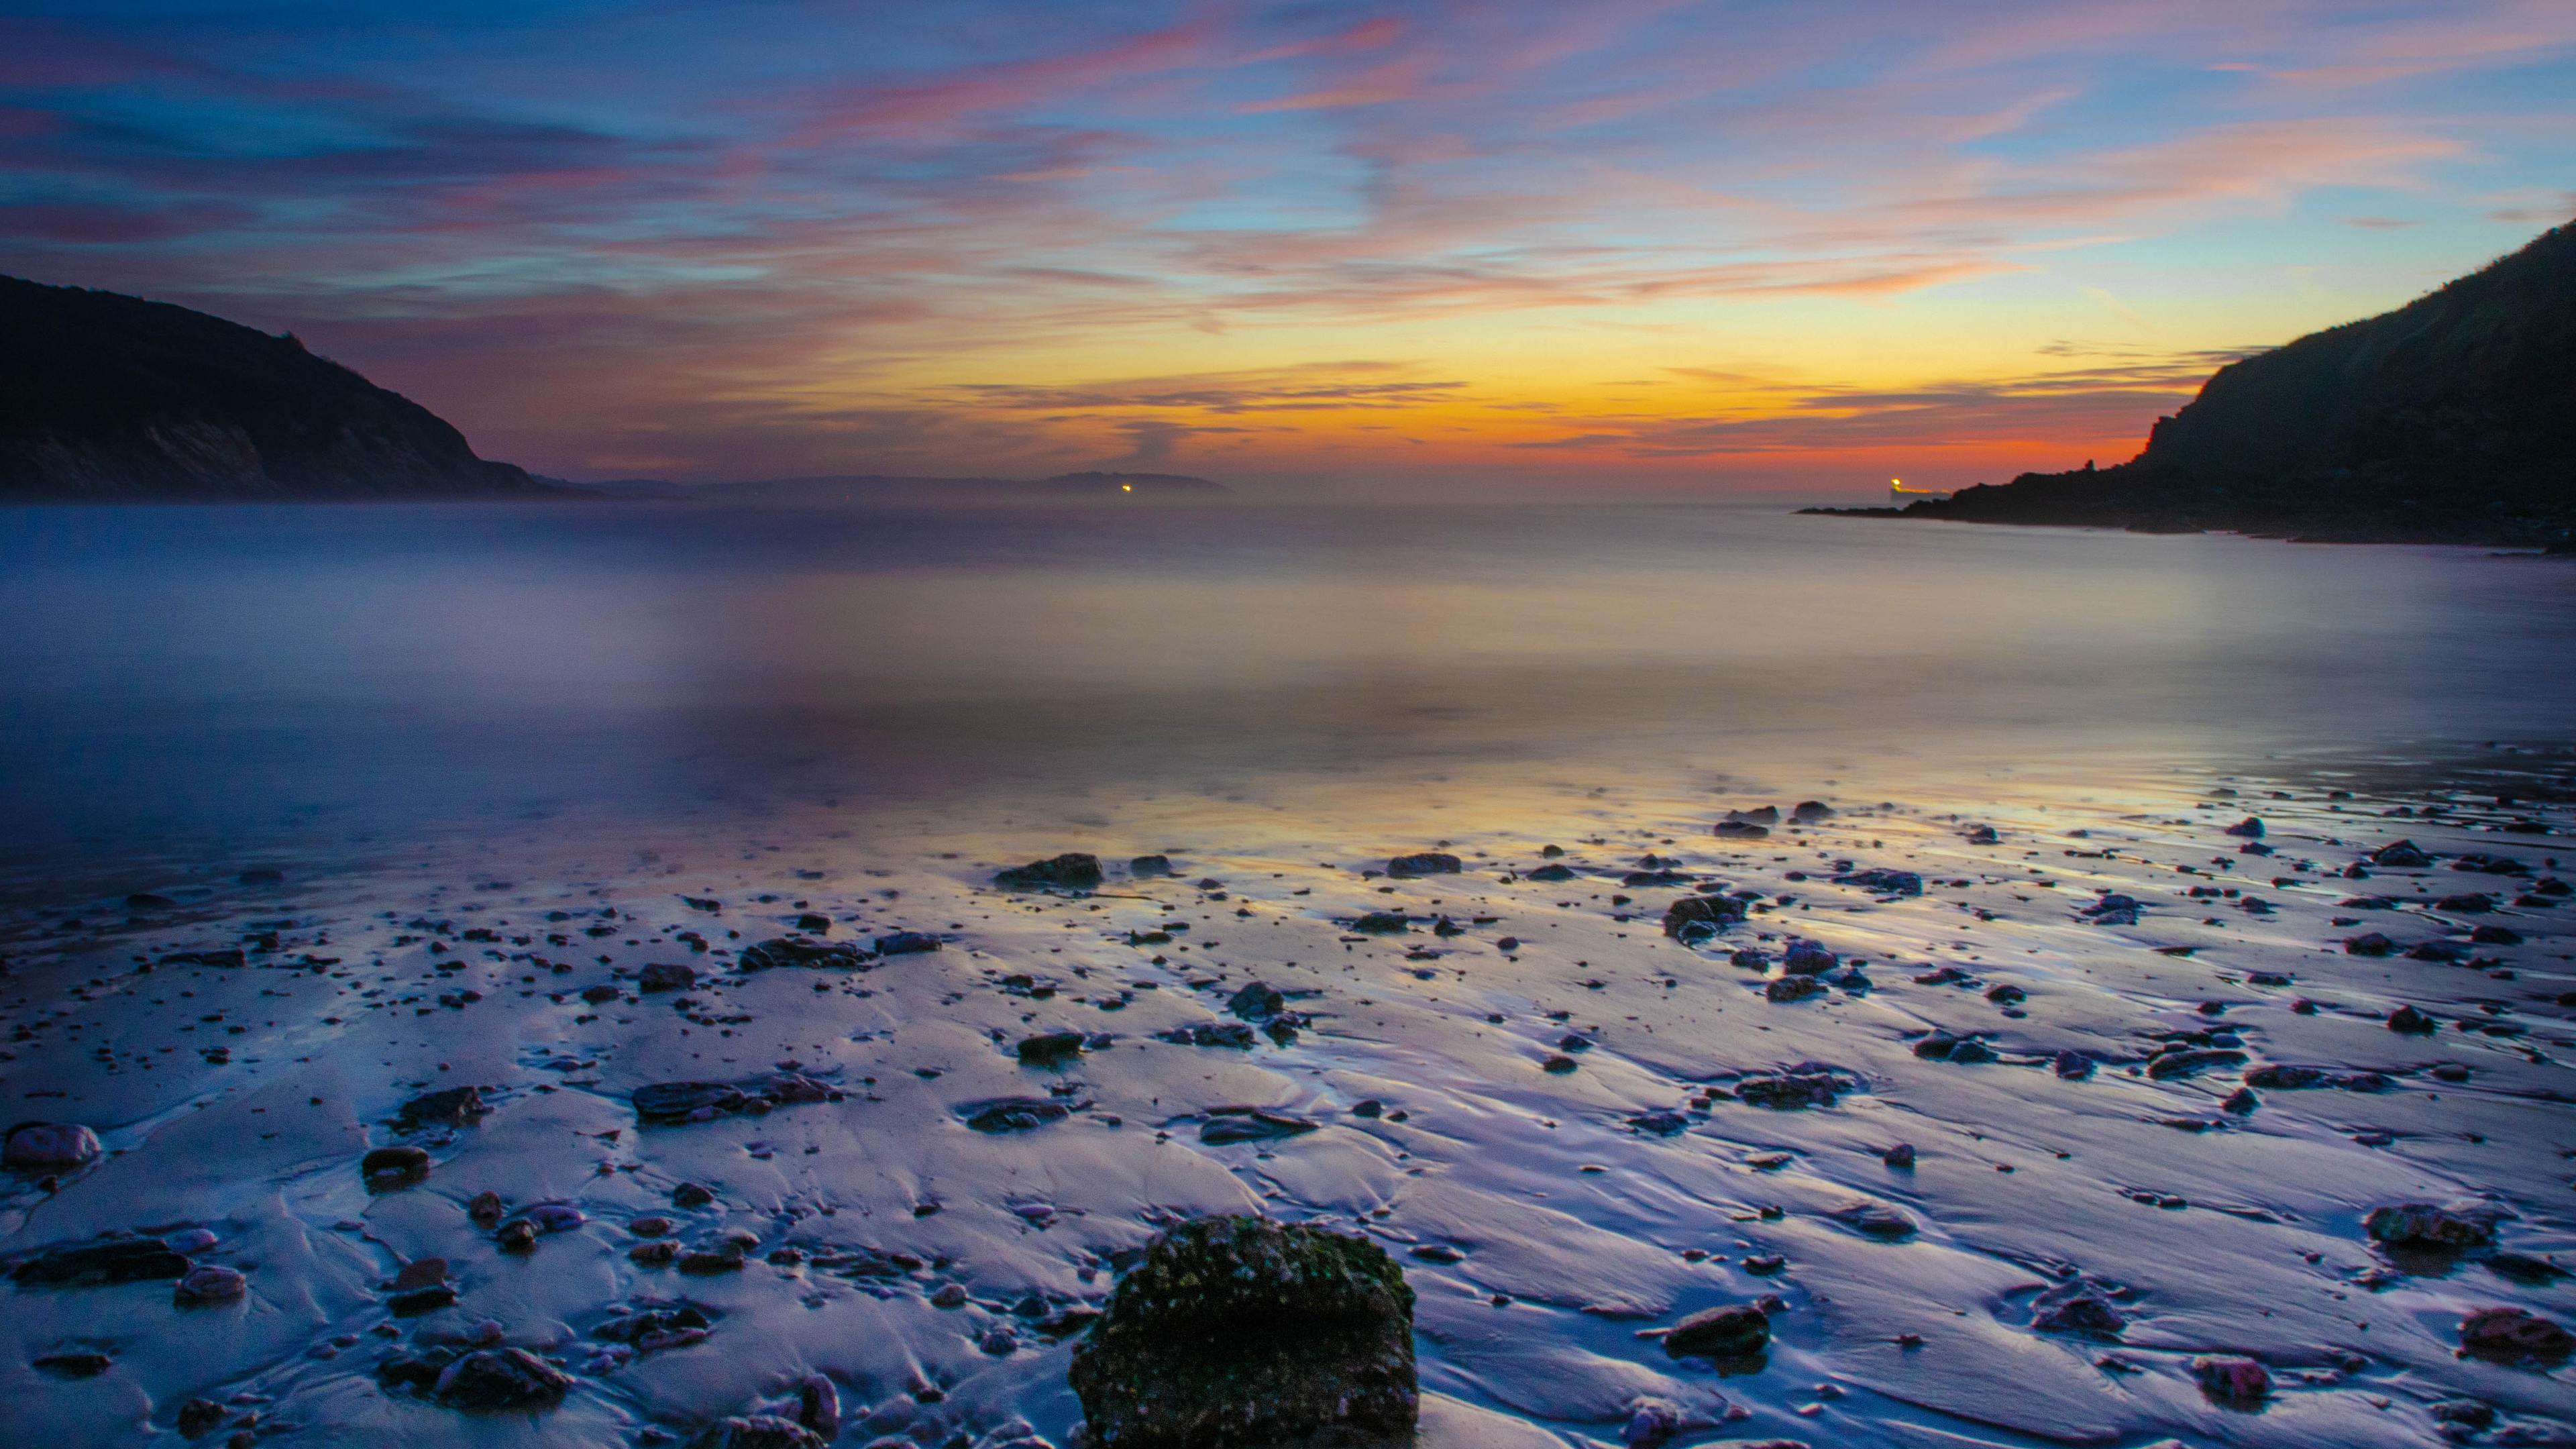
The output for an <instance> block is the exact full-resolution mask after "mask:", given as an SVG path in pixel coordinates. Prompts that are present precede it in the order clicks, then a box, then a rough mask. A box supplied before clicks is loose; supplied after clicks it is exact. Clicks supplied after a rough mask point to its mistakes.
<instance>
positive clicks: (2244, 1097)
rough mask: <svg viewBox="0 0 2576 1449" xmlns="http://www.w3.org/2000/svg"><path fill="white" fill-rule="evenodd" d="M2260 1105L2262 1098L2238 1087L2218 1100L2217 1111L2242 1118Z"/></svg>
mask: <svg viewBox="0 0 2576 1449" xmlns="http://www.w3.org/2000/svg"><path fill="white" fill-rule="evenodd" d="M2262 1105H2263V1099H2262V1098H2260V1097H2257V1096H2255V1095H2254V1094H2253V1093H2252V1092H2251V1091H2248V1090H2247V1089H2245V1088H2243V1087H2239V1088H2237V1089H2236V1090H2235V1091H2233V1092H2230V1093H2228V1094H2227V1095H2226V1096H2224V1097H2222V1098H2220V1099H2219V1102H2218V1110H2220V1111H2222V1112H2233V1113H2235V1114H2236V1115H2237V1116H2239V1117H2242V1116H2244V1115H2245V1114H2246V1113H2248V1112H2251V1111H2253V1110H2254V1109H2255V1108H2257V1107H2260V1106H2262Z"/></svg>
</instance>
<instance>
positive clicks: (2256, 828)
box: [2224, 815, 2263, 840]
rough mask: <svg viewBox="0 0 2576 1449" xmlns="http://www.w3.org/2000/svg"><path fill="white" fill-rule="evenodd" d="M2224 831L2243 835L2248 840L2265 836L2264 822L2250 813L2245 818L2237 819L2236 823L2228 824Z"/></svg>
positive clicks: (2229, 833)
mask: <svg viewBox="0 0 2576 1449" xmlns="http://www.w3.org/2000/svg"><path fill="white" fill-rule="evenodd" d="M2224 833H2226V834H2228V835H2237V836H2243V837H2244V838H2246V839H2248V840H2260V839H2262V838H2263V822H2262V821H2261V820H2260V819H2259V818H2257V817H2255V816H2252V815H2248V816H2246V817H2245V818H2244V819H2242V820H2239V821H2237V822H2236V823H2235V824H2233V825H2230V826H2228V827H2227V829H2226V831H2225V832H2224Z"/></svg>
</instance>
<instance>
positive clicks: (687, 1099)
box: [632, 1082, 751, 1122]
mask: <svg viewBox="0 0 2576 1449" xmlns="http://www.w3.org/2000/svg"><path fill="white" fill-rule="evenodd" d="M632 1101H633V1103H634V1106H635V1115H636V1116H637V1117H638V1118H640V1119H642V1120H643V1121H646V1122H708V1121H713V1120H714V1119H715V1118H717V1117H721V1116H723V1115H725V1114H726V1113H728V1112H739V1111H741V1110H742V1109H743V1108H745V1107H747V1106H749V1105H751V1099H750V1098H748V1097H746V1096H744V1095H743V1093H742V1089H741V1088H739V1087H735V1086H733V1085H731V1084H729V1083H725V1082H655V1083H654V1084H652V1085H651V1086H649V1087H638V1088H636V1089H635V1095H634V1097H633V1098H632Z"/></svg>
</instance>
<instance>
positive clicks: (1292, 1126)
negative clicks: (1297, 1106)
mask: <svg viewBox="0 0 2576 1449" xmlns="http://www.w3.org/2000/svg"><path fill="white" fill-rule="evenodd" d="M1322 1125H1323V1124H1322V1123H1320V1122H1309V1121H1307V1120H1306V1119H1305V1118H1303V1117H1291V1116H1287V1115H1285V1114H1284V1113H1279V1112H1264V1111H1261V1110H1260V1109H1258V1108H1254V1107H1215V1108H1211V1109H1209V1111H1208V1120H1207V1122H1206V1124H1205V1125H1204V1126H1202V1127H1200V1128H1199V1140H1200V1141H1201V1142H1205V1143H1208V1144H1210V1145H1212V1146H1223V1145H1225V1144H1227V1143H1230V1142H1276V1141H1279V1140H1280V1139H1282V1138H1286V1137H1299V1136H1303V1135H1305V1134H1306V1133H1309V1132H1312V1131H1314V1130H1315V1129H1316V1128H1318V1127H1320V1126H1322Z"/></svg>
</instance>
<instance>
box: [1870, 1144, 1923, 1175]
mask: <svg viewBox="0 0 2576 1449" xmlns="http://www.w3.org/2000/svg"><path fill="white" fill-rule="evenodd" d="M1878 1160H1879V1161H1881V1162H1884V1163H1886V1164H1887V1165H1888V1166H1890V1167H1894V1168H1899V1169H1902V1168H1908V1167H1912V1166H1913V1165H1914V1144H1913V1143H1911V1142H1899V1143H1897V1144H1896V1145H1895V1146H1894V1147H1891V1148H1889V1149H1887V1150H1886V1151H1885V1152H1882V1153H1880V1154H1879V1155H1878Z"/></svg>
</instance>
